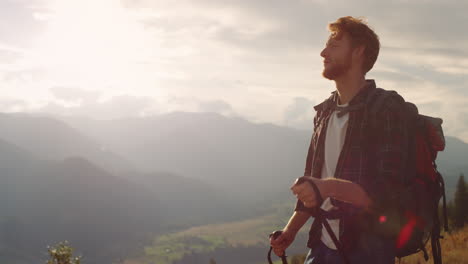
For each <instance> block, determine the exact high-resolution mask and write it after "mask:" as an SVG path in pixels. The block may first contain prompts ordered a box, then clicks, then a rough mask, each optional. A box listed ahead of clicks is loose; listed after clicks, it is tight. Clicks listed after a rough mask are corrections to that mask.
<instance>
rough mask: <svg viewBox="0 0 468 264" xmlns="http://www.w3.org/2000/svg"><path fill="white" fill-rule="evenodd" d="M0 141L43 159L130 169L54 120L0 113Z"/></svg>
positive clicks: (126, 164) (113, 168)
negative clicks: (76, 160)
mask: <svg viewBox="0 0 468 264" xmlns="http://www.w3.org/2000/svg"><path fill="white" fill-rule="evenodd" d="M0 127H1V128H2V129H1V130H0V138H1V139H3V140H5V141H8V142H10V143H12V144H15V145H17V146H18V147H20V148H22V149H24V150H27V151H29V152H30V153H32V154H34V155H36V156H37V157H40V158H41V159H43V160H62V159H66V158H68V157H73V156H81V157H84V158H86V159H89V160H91V161H93V162H94V163H96V164H98V165H99V166H101V167H103V168H105V169H107V170H109V171H122V170H129V169H132V168H134V167H133V165H132V164H131V163H130V162H129V161H128V160H126V159H124V158H123V157H122V156H121V155H118V154H116V153H115V152H113V151H111V150H109V149H107V148H106V147H104V146H103V145H102V144H101V143H99V142H97V141H95V140H93V139H91V138H89V137H87V136H85V135H83V134H82V133H80V132H79V131H77V130H75V129H73V128H72V127H70V126H69V125H67V124H65V123H64V122H62V121H59V120H58V119H55V118H50V117H44V116H36V115H30V114H19V113H18V114H4V113H0Z"/></svg>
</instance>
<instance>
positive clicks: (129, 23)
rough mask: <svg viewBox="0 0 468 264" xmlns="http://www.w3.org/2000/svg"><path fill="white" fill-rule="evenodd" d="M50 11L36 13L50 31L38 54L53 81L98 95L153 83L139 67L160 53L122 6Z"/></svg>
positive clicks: (61, 6) (57, 5)
mask: <svg viewBox="0 0 468 264" xmlns="http://www.w3.org/2000/svg"><path fill="white" fill-rule="evenodd" d="M50 9H51V13H49V14H37V17H38V18H39V19H43V20H46V22H47V23H48V29H47V31H46V32H45V34H44V35H43V36H42V37H41V38H40V39H39V40H38V41H37V44H36V45H35V50H34V51H35V52H34V53H35V56H36V61H37V62H38V63H40V64H41V66H42V67H45V68H46V69H47V72H48V73H49V74H50V76H49V77H50V78H51V79H53V80H54V81H56V82H58V83H70V84H74V85H79V86H83V87H90V86H91V87H93V89H99V90H102V89H109V88H112V89H115V88H116V87H121V88H122V87H126V86H130V85H131V86H135V85H148V82H151V77H149V76H151V75H150V74H149V72H148V70H145V69H143V68H141V64H142V62H144V61H145V60H148V59H149V58H148V57H149V56H152V54H154V53H155V52H157V48H156V47H155V46H154V45H153V46H152V45H148V44H150V43H151V41H150V39H149V36H147V34H145V31H144V28H143V26H141V25H140V24H138V23H137V21H135V19H133V18H132V16H131V14H129V13H128V12H127V11H126V10H125V9H124V8H123V7H122V6H121V5H120V3H119V2H118V1H112V0H101V1H91V0H83V1H53V2H52V3H51V6H50ZM139 65H140V66H139Z"/></svg>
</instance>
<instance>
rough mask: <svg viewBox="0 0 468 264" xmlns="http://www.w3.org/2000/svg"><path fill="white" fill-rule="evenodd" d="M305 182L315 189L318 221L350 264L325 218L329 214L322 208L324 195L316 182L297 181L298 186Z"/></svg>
mask: <svg viewBox="0 0 468 264" xmlns="http://www.w3.org/2000/svg"><path fill="white" fill-rule="evenodd" d="M303 182H308V183H309V184H310V185H311V186H312V189H314V192H315V195H316V199H317V204H318V209H317V210H316V211H317V212H316V217H317V218H318V220H319V221H320V222H322V225H323V226H325V229H326V230H327V232H328V234H329V235H330V237H331V239H332V240H333V243H334V244H335V247H336V249H337V250H338V252H339V253H340V255H341V258H342V259H343V261H344V263H345V264H350V262H349V259H348V257H347V256H346V254H345V252H344V248H343V245H342V244H341V243H340V241H339V240H338V238H337V237H336V236H335V233H334V232H333V230H332V229H331V227H330V224H329V223H328V221H327V219H326V217H325V216H326V215H327V212H326V211H325V210H323V209H321V208H320V206H321V205H322V203H323V197H322V194H321V193H320V190H319V188H318V187H317V185H316V184H315V183H314V181H312V180H311V179H308V177H307V176H304V177H301V178H299V179H298V180H297V182H296V184H302V183H303Z"/></svg>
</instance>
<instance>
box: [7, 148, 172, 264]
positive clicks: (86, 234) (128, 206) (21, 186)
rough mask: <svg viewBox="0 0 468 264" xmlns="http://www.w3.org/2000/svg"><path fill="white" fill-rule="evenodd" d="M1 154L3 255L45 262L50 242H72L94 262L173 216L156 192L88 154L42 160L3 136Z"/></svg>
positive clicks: (129, 244) (114, 253)
mask: <svg viewBox="0 0 468 264" xmlns="http://www.w3.org/2000/svg"><path fill="white" fill-rule="evenodd" d="M0 154H1V157H2V159H1V160H0V172H1V173H0V197H1V199H0V212H1V215H0V255H2V256H3V257H7V256H8V255H9V254H10V255H11V254H12V252H27V253H23V255H24V257H25V258H28V257H30V258H31V257H35V258H36V259H38V260H40V259H41V258H43V253H44V252H45V250H46V248H45V247H46V246H47V245H52V244H55V243H56V242H59V241H64V240H68V241H70V242H71V243H72V244H73V245H74V246H75V247H76V248H77V249H79V252H81V253H83V254H84V255H86V256H87V259H88V260H93V262H96V263H97V262H99V261H105V262H108V263H110V261H111V260H112V259H114V258H115V257H116V256H124V255H126V253H128V252H127V251H128V250H129V249H132V248H135V246H134V245H136V244H138V243H140V244H141V243H143V242H145V241H144V238H145V236H146V235H147V234H148V233H149V232H152V233H157V232H163V230H162V227H163V226H164V224H165V223H166V222H168V221H167V219H166V218H165V212H166V211H167V210H168V206H165V205H163V204H162V203H161V202H160V201H159V200H158V198H157V196H156V195H155V194H154V193H153V192H151V191H149V190H147V189H145V188H144V187H143V186H141V185H137V184H135V183H132V182H129V181H128V180H125V179H122V178H119V177H116V176H113V175H112V174H110V173H108V172H106V171H105V170H103V169H101V168H99V167H97V166H95V165H94V164H92V163H90V162H89V161H87V160H85V159H83V158H68V159H66V160H63V161H41V160H39V159H35V158H34V155H32V154H30V153H28V152H26V151H22V150H21V149H20V148H18V147H15V146H14V145H13V144H11V143H7V142H5V141H0ZM3 157H8V159H3ZM98 248H99V250H97V249H98ZM124 250H126V251H124ZM28 254H30V256H28ZM16 260H18V259H16Z"/></svg>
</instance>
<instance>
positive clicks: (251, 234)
mask: <svg viewBox="0 0 468 264" xmlns="http://www.w3.org/2000/svg"><path fill="white" fill-rule="evenodd" d="M291 210H292V208H291V204H289V205H286V204H284V205H277V208H276V209H275V210H273V211H272V213H271V214H267V215H263V216H259V217H255V218H251V219H247V220H241V221H234V222H227V223H222V224H210V225H202V226H196V227H191V228H188V229H186V230H182V231H179V232H174V233H170V234H166V235H162V236H157V237H155V238H154V240H153V242H152V244H151V245H147V246H146V247H145V248H144V251H143V253H142V256H141V257H139V258H132V259H127V260H126V261H125V262H124V263H126V264H130V263H132V264H143V263H158V264H171V263H190V264H192V263H193V264H194V263H208V262H209V259H210V258H212V257H214V258H216V259H223V261H222V263H227V264H231V263H232V264H234V263H240V262H242V263H246V264H248V263H252V264H253V263H259V262H260V263H261V262H263V261H264V260H265V256H266V253H267V251H268V249H269V245H268V243H269V242H268V234H270V233H271V232H272V231H274V230H278V229H281V228H282V227H283V226H284V224H285V223H286V221H287V220H288V218H289V216H290V215H289V214H290V213H291ZM306 238H307V228H304V229H303V230H302V231H301V232H300V234H298V236H297V239H296V242H295V243H294V245H293V246H292V247H291V248H290V250H289V252H291V253H293V254H295V253H299V252H303V251H304V249H305V243H306ZM237 254H238V255H237ZM229 256H234V257H232V258H231V257H229ZM194 259H196V260H194Z"/></svg>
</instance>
